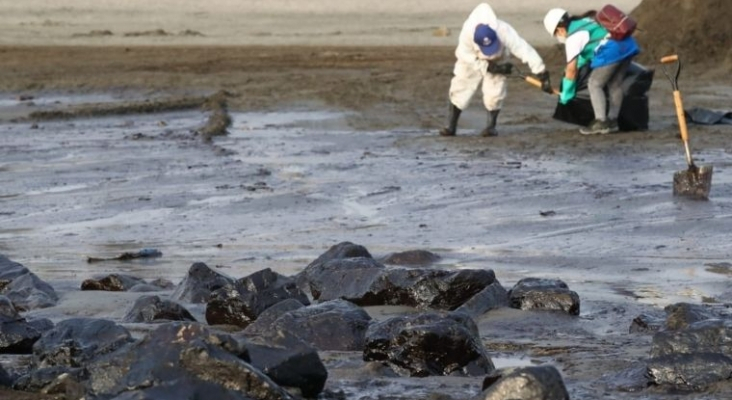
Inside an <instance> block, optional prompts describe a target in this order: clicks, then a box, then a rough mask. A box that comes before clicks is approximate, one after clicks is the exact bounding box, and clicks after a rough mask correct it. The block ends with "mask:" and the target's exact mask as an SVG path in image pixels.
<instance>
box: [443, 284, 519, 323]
mask: <svg viewBox="0 0 732 400" xmlns="http://www.w3.org/2000/svg"><path fill="white" fill-rule="evenodd" d="M500 307H508V292H507V291H506V289H505V288H504V287H503V285H501V283H500V282H498V281H497V280H496V281H495V282H493V283H491V284H490V285H488V286H486V287H485V289H483V290H481V291H480V292H478V293H477V294H475V295H474V296H473V297H471V298H470V299H468V301H466V302H465V303H463V305H461V306H460V307H458V308H457V309H455V311H457V312H461V313H464V314H467V315H469V316H470V317H472V318H475V317H477V316H480V315H483V314H485V313H487V312H488V311H490V310H494V309H496V308H500Z"/></svg>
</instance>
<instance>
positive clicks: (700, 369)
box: [646, 353, 732, 391]
mask: <svg viewBox="0 0 732 400" xmlns="http://www.w3.org/2000/svg"><path fill="white" fill-rule="evenodd" d="M646 374H647V377H648V381H649V382H650V383H653V384H656V385H671V386H673V387H674V388H676V389H681V390H696V391H702V390H705V389H706V388H707V387H708V386H710V385H712V384H714V383H717V382H720V381H726V380H729V379H730V377H732V359H730V358H729V357H728V356H726V355H724V354H719V353H695V354H670V355H665V356H661V357H657V358H654V359H652V360H650V361H649V363H648V370H647V372H646Z"/></svg>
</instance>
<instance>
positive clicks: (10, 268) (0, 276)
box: [0, 254, 30, 282]
mask: <svg viewBox="0 0 732 400" xmlns="http://www.w3.org/2000/svg"><path fill="white" fill-rule="evenodd" d="M29 273H30V270H28V268H26V267H24V266H23V265H22V264H20V263H17V262H15V261H11V260H10V259H9V258H7V257H5V256H4V255H2V254H0V280H3V281H8V282H10V281H12V280H13V279H15V278H17V277H19V276H21V275H26V274H29Z"/></svg>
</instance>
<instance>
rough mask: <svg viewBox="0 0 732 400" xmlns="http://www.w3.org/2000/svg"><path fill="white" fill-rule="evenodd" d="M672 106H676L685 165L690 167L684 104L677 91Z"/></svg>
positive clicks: (690, 159)
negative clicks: (684, 153)
mask: <svg viewBox="0 0 732 400" xmlns="http://www.w3.org/2000/svg"><path fill="white" fill-rule="evenodd" d="M674 104H675V105H676V117H677V118H678V120H679V130H680V131H681V140H682V141H683V142H684V151H685V152H686V163H687V164H689V167H691V166H693V165H694V159H692V158H691V150H689V129H688V128H687V126H686V116H684V103H683V102H682V101H681V92H680V91H678V90H674Z"/></svg>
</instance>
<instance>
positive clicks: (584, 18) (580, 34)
mask: <svg viewBox="0 0 732 400" xmlns="http://www.w3.org/2000/svg"><path fill="white" fill-rule="evenodd" d="M594 14H595V12H594V11H588V12H587V13H585V14H583V15H580V16H573V15H571V14H570V13H568V12H567V11H566V10H564V9H561V8H554V9H552V10H549V12H548V13H547V14H546V16H545V17H544V27H545V28H546V30H547V32H549V34H550V35H552V36H554V37H555V38H556V39H557V40H558V41H559V42H560V43H564V48H565V53H566V56H567V67H566V69H565V72H564V78H563V79H562V92H561V94H560V96H559V102H560V103H562V104H567V103H568V102H569V101H570V100H572V99H573V98H574V97H575V92H576V88H577V74H578V71H579V69H580V68H582V67H584V66H586V65H588V64H589V66H590V68H591V71H592V72H591V73H590V78H589V81H588V84H587V89H588V91H589V92H590V100H591V101H592V109H593V111H594V113H595V119H594V120H593V121H592V122H591V123H590V125H589V126H587V127H584V128H582V129H580V133H582V134H584V135H598V134H606V133H612V132H617V131H618V114H619V113H620V106H621V105H622V102H623V86H622V84H623V78H624V77H625V74H626V72H627V70H628V67H629V66H630V64H631V62H632V60H633V57H635V56H636V55H637V54H638V53H640V47H638V43H637V42H636V41H635V39H634V38H633V37H632V36H628V37H627V38H625V39H622V40H614V39H612V38H611V37H610V35H609V34H608V31H607V29H605V28H604V27H603V26H602V25H600V24H599V23H598V22H597V21H596V20H595V19H594V18H593V17H594ZM605 90H607V93H608V95H609V100H610V101H609V102H608V98H607V97H606V95H605ZM608 103H609V104H608Z"/></svg>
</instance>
